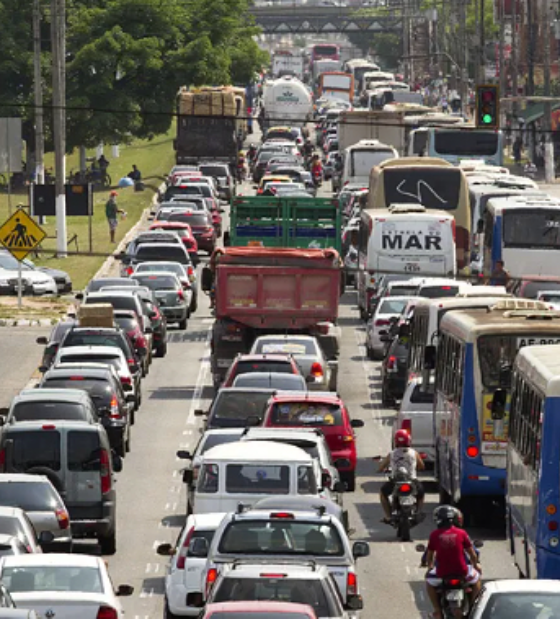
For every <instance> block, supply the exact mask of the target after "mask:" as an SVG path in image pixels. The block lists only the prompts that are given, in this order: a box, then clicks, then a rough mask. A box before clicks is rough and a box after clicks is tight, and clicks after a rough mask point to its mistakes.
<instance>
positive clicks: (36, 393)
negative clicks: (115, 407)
mask: <svg viewBox="0 0 560 620" xmlns="http://www.w3.org/2000/svg"><path fill="white" fill-rule="evenodd" d="M49 400H51V401H53V400H56V401H57V402H68V403H74V402H76V401H77V400H79V401H82V400H89V396H88V394H87V392H85V391H84V390H78V389H76V390H74V389H66V388H41V389H40V390H37V389H30V390H22V391H21V392H20V393H19V394H18V395H17V396H15V397H14V400H13V404H14V405H15V404H16V403H22V402H43V401H49Z"/></svg>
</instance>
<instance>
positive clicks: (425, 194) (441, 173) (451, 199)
mask: <svg viewBox="0 0 560 620" xmlns="http://www.w3.org/2000/svg"><path fill="white" fill-rule="evenodd" d="M383 178H384V185H385V202H386V205H385V206H386V207H388V206H389V205H391V204H402V203H416V202H417V203H418V204H422V205H424V207H426V209H442V210H444V211H455V210H457V208H458V206H459V197H460V193H461V187H462V182H463V176H462V173H461V170H459V169H458V168H447V167H446V168H435V167H433V168H426V167H418V168H413V167H412V166H403V167H402V168H401V167H399V166H397V167H395V168H385V169H384V170H383Z"/></svg>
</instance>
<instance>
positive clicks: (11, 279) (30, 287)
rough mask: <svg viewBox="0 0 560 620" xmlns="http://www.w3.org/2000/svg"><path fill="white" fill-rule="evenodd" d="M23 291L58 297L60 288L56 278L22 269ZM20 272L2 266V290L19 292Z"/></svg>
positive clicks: (0, 278) (27, 268)
mask: <svg viewBox="0 0 560 620" xmlns="http://www.w3.org/2000/svg"><path fill="white" fill-rule="evenodd" d="M21 277H22V281H23V291H24V292H28V293H33V294H34V295H57V294H58V287H57V285H56V282H55V281H54V278H52V277H51V276H49V275H47V274H46V273H43V272H41V271H35V270H34V269H30V268H29V267H22V271H21ZM17 283H18V270H17V269H4V268H3V267H1V266H0V290H1V291H6V292H12V291H15V292H17Z"/></svg>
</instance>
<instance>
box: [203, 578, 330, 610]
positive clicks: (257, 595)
mask: <svg viewBox="0 0 560 620" xmlns="http://www.w3.org/2000/svg"><path fill="white" fill-rule="evenodd" d="M232 600H233V601H283V602H285V603H303V604H305V605H311V607H313V609H314V610H315V614H316V616H317V617H318V618H334V617H336V616H333V615H332V611H331V610H330V609H329V605H328V602H327V599H326V596H325V592H324V590H323V587H322V585H321V582H320V581H319V580H318V579H290V578H289V577H284V576H283V575H282V576H272V575H271V576H267V575H266V567H263V570H262V573H261V577H251V578H250V579H243V578H239V577H227V578H226V579H224V580H223V581H222V582H221V583H220V587H219V588H218V590H217V592H216V593H215V595H214V596H213V600H212V602H213V603H223V602H225V601H232Z"/></svg>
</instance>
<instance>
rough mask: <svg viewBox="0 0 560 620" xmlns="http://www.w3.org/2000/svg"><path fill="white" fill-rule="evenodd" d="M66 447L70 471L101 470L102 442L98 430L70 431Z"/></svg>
mask: <svg viewBox="0 0 560 620" xmlns="http://www.w3.org/2000/svg"><path fill="white" fill-rule="evenodd" d="M66 449H67V451H68V469H69V470H70V471H100V470H101V443H100V442H99V435H98V433H97V431H95V432H91V431H90V432H86V431H71V432H69V433H68V444H67V448H66Z"/></svg>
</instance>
